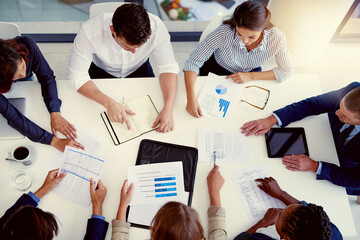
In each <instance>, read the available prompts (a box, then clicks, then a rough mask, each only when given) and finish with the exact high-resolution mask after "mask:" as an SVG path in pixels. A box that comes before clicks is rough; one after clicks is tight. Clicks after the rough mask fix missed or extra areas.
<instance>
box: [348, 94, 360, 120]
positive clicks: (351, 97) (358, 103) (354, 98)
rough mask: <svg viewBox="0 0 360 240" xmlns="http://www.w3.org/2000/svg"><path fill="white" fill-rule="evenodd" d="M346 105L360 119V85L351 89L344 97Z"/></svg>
mask: <svg viewBox="0 0 360 240" xmlns="http://www.w3.org/2000/svg"><path fill="white" fill-rule="evenodd" d="M344 105H345V107H346V108H347V109H348V110H349V111H350V112H353V113H356V114H357V118H359V119H360V87H357V88H355V89H353V90H351V91H350V92H349V93H348V94H346V96H345V98H344Z"/></svg>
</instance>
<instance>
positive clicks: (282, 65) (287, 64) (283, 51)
mask: <svg viewBox="0 0 360 240" xmlns="http://www.w3.org/2000/svg"><path fill="white" fill-rule="evenodd" d="M275 60H276V63H277V67H275V68H273V69H272V71H273V72H274V75H275V77H276V80H277V81H279V82H283V81H284V80H286V79H287V78H289V77H290V76H291V75H292V74H293V73H294V67H293V63H292V60H291V56H290V52H289V50H288V48H287V44H286V37H285V35H284V34H282V35H281V40H280V43H279V50H278V52H277V53H276V55H275Z"/></svg>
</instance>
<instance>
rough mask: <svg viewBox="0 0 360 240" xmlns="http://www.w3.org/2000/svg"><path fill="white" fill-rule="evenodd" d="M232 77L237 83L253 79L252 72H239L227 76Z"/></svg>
mask: <svg viewBox="0 0 360 240" xmlns="http://www.w3.org/2000/svg"><path fill="white" fill-rule="evenodd" d="M226 78H227V79H229V78H231V79H232V80H233V81H234V82H236V83H246V82H249V81H251V80H253V77H252V73H251V72H237V73H233V74H231V75H229V76H227V77H226Z"/></svg>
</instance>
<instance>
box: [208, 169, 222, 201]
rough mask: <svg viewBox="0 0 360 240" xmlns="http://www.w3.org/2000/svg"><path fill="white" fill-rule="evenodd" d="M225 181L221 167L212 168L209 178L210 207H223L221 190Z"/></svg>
mask: <svg viewBox="0 0 360 240" xmlns="http://www.w3.org/2000/svg"><path fill="white" fill-rule="evenodd" d="M224 182H225V179H224V178H223V177H222V176H221V174H220V171H219V166H217V165H216V167H215V168H212V169H211V171H210V172H209V174H208V176H207V185H208V190H209V198H210V205H215V206H218V207H221V200H220V190H221V188H222V186H223V185H224Z"/></svg>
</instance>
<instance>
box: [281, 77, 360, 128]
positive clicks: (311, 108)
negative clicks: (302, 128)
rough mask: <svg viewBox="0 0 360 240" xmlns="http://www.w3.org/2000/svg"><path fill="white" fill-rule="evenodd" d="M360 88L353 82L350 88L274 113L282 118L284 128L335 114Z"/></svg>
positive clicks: (310, 99)
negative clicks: (313, 116)
mask: <svg viewBox="0 0 360 240" xmlns="http://www.w3.org/2000/svg"><path fill="white" fill-rule="evenodd" d="M358 86H360V83H358V82H353V83H351V84H349V85H348V86H346V87H344V88H341V89H339V90H336V91H332V92H328V93H325V94H321V95H318V96H315V97H311V98H307V99H305V100H302V101H300V102H296V103H293V104H290V105H287V106H286V107H284V108H281V109H279V110H276V111H275V112H274V113H275V114H276V115H277V116H278V117H279V118H280V120H281V122H282V127H285V126H287V125H288V124H290V123H292V122H295V121H298V120H301V119H303V118H305V117H308V116H312V115H319V114H321V113H329V112H334V111H336V110H338V109H339V105H340V101H341V99H342V98H343V97H344V96H345V95H346V94H347V93H348V92H349V91H351V90H352V89H354V88H356V87H358Z"/></svg>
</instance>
